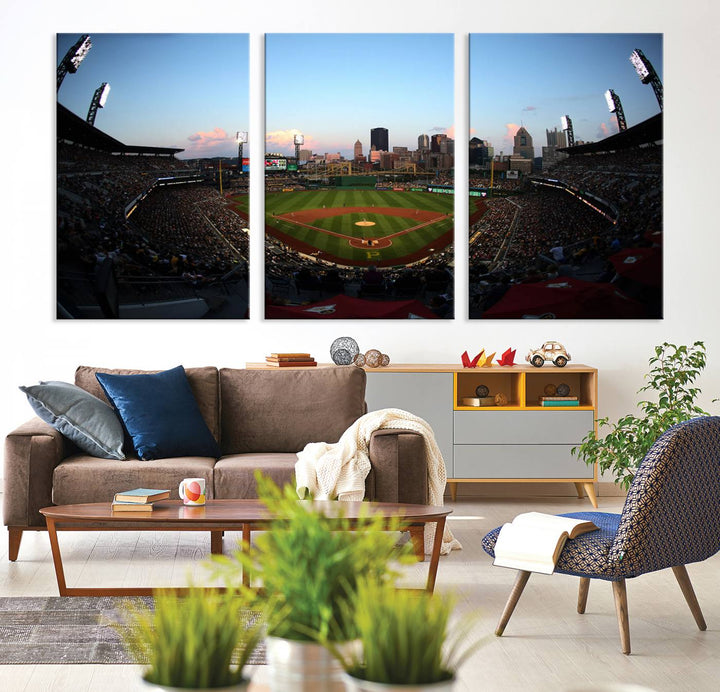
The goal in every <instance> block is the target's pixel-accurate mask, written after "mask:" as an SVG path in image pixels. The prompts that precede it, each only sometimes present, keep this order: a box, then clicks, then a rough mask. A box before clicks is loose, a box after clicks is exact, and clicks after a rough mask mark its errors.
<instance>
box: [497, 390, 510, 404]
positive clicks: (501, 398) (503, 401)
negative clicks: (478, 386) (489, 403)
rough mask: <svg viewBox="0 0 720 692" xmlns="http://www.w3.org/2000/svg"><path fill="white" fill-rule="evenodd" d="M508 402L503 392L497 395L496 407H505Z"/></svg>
mask: <svg viewBox="0 0 720 692" xmlns="http://www.w3.org/2000/svg"><path fill="white" fill-rule="evenodd" d="M507 402H508V400H507V397H506V396H505V395H504V394H503V393H502V392H500V393H499V394H496V395H495V406H505V405H507Z"/></svg>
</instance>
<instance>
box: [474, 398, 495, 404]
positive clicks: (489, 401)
mask: <svg viewBox="0 0 720 692" xmlns="http://www.w3.org/2000/svg"><path fill="white" fill-rule="evenodd" d="M478 401H480V406H495V397H494V396H481V397H480V398H479V400H478Z"/></svg>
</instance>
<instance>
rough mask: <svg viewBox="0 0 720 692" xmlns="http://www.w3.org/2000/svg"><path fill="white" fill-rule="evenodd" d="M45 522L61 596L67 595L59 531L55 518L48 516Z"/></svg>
mask: <svg viewBox="0 0 720 692" xmlns="http://www.w3.org/2000/svg"><path fill="white" fill-rule="evenodd" d="M45 523H46V524H47V530H48V536H49V537H50V550H51V551H52V558H53V564H54V565H55V577H56V578H57V583H58V591H59V592H60V595H61V596H67V595H68V592H67V586H66V584H65V572H64V571H63V563H62V555H60V544H59V543H58V537H57V531H56V529H55V520H54V519H50V518H48V517H46V519H45Z"/></svg>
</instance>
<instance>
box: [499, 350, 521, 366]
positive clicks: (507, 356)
mask: <svg viewBox="0 0 720 692" xmlns="http://www.w3.org/2000/svg"><path fill="white" fill-rule="evenodd" d="M516 350H517V349H512V350H511V349H508V350H507V351H505V353H503V354H502V356H501V357H500V358H498V363H499V364H500V365H515V352H516Z"/></svg>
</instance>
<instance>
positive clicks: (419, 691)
mask: <svg viewBox="0 0 720 692" xmlns="http://www.w3.org/2000/svg"><path fill="white" fill-rule="evenodd" d="M342 680H343V682H344V683H345V690H346V692H452V690H453V688H454V687H455V678H452V679H451V680H443V682H429V683H427V684H424V685H422V684H420V685H400V684H396V683H391V682H370V681H369V680H361V679H360V678H354V677H353V676H352V675H348V674H347V673H343V674H342Z"/></svg>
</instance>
